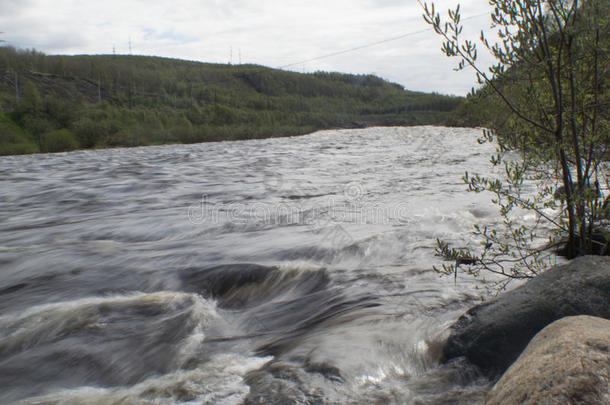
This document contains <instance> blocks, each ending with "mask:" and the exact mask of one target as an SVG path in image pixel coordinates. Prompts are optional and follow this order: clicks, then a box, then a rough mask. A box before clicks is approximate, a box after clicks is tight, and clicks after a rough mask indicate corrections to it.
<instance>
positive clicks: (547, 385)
mask: <svg viewBox="0 0 610 405" xmlns="http://www.w3.org/2000/svg"><path fill="white" fill-rule="evenodd" d="M609 349H610V321H608V320H606V319H602V318H596V317H592V316H570V317H566V318H562V319H560V320H558V321H555V322H553V323H552V324H550V325H549V326H547V327H546V328H544V329H543V330H541V331H540V332H538V334H537V335H536V336H535V337H534V338H533V339H532V341H531V342H530V343H529V345H527V347H526V348H525V351H524V352H523V353H522V354H521V356H519V358H518V359H517V361H516V362H515V363H513V365H512V366H510V368H509V369H508V370H507V371H506V373H504V375H503V376H502V378H500V380H499V381H498V382H497V383H496V385H494V387H493V388H492V390H491V391H490V392H489V394H488V395H487V399H486V401H485V404H486V405H504V404H545V405H552V404H608V403H610V389H609V388H608V383H609V381H610V369H609V367H610V366H609V365H610V354H609V353H608V350H609Z"/></svg>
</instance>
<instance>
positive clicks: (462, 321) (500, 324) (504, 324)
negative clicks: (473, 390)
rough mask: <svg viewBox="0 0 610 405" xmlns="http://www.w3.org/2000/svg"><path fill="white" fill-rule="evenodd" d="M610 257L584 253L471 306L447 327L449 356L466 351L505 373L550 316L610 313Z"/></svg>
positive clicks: (490, 372) (492, 369) (494, 370)
mask: <svg viewBox="0 0 610 405" xmlns="http://www.w3.org/2000/svg"><path fill="white" fill-rule="evenodd" d="M609 299H610V258H609V257H602V256H584V257H580V258H577V259H574V260H572V261H570V262H569V263H567V264H565V265H561V266H557V267H554V268H552V269H550V270H547V271H546V272H544V273H542V274H540V275H539V276H537V277H536V278H534V279H532V280H530V281H529V282H527V283H525V284H523V285H521V286H519V287H517V288H515V289H514V290H511V291H508V292H506V293H504V294H502V295H500V296H499V297H497V298H494V299H491V300H489V301H487V302H485V303H483V304H481V305H477V306H475V307H473V308H471V309H470V310H469V311H468V312H466V314H464V315H462V316H461V317H460V318H459V319H458V321H457V322H456V323H455V324H454V325H453V326H452V327H451V330H450V332H451V333H450V336H449V338H448V339H447V341H446V343H445V345H444V347H443V355H444V357H445V359H447V360H449V359H452V358H455V357H459V356H465V357H466V358H467V359H468V360H469V361H470V362H471V363H473V364H475V365H477V366H479V368H481V369H482V370H483V371H484V372H486V373H487V374H488V375H489V376H490V377H494V376H497V375H499V374H501V373H503V372H504V371H505V370H506V369H507V368H508V366H509V365H510V364H511V363H512V362H513V361H515V359H516V358H517V356H519V354H520V353H521V352H522V351H523V349H524V348H525V346H526V345H527V344H528V343H529V341H530V340H531V339H532V337H534V335H535V334H536V333H538V332H539V331H540V330H541V329H542V328H544V327H545V326H547V325H548V324H550V323H551V322H553V321H555V320H557V319H560V318H563V317H565V316H572V315H592V316H597V317H601V318H606V319H609V318H610V302H609Z"/></svg>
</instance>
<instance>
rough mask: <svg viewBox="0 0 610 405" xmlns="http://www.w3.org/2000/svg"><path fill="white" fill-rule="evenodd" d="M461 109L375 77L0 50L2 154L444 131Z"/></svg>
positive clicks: (456, 100)
mask: <svg viewBox="0 0 610 405" xmlns="http://www.w3.org/2000/svg"><path fill="white" fill-rule="evenodd" d="M460 102H461V98H458V97H449V96H442V95H438V94H425V93H417V92H410V91H406V90H404V89H403V88H402V87H401V86H400V85H397V84H393V83H389V82H386V81H384V80H382V79H380V78H378V77H375V76H372V75H349V74H340V73H327V72H316V73H312V74H300V73H295V72H287V71H282V70H275V69H270V68H266V67H262V66H256V65H220V64H208V63H199V62H190V61H183V60H176V59H167V58H159V57H147V56H118V55H117V56H114V55H100V56H88V55H82V56H50V55H45V54H43V53H40V52H37V51H34V50H25V51H24V50H16V49H14V48H11V47H2V48H0V110H1V111H2V112H0V154H18V153H32V152H56V151H64V150H71V149H77V148H99V147H113V146H137V145H150V144H164V143H195V142H206V141H218V140H237V139H252V138H263V137H275V136H290V135H298V134H305V133H308V132H312V131H315V130H318V129H326V128H346V127H364V126H372V125H417V124H442V123H446V122H448V119H449V116H450V114H451V111H453V110H454V109H455V108H456V107H457V106H458V105H459V103H460Z"/></svg>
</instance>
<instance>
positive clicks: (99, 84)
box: [97, 73, 102, 103]
mask: <svg viewBox="0 0 610 405" xmlns="http://www.w3.org/2000/svg"><path fill="white" fill-rule="evenodd" d="M97 101H98V103H101V102H102V76H101V74H99V73H98V75H97Z"/></svg>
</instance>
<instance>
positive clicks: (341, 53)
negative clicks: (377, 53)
mask: <svg viewBox="0 0 610 405" xmlns="http://www.w3.org/2000/svg"><path fill="white" fill-rule="evenodd" d="M484 15H489V13H488V12H487V13H480V14H475V15H472V16H470V17H466V18H463V19H462V21H466V20H470V19H473V18H477V17H481V16H484ZM428 31H432V28H425V29H422V30H419V31H413V32H409V33H406V34H402V35H399V36H396V37H391V38H386V39H382V40H380V41H376V42H371V43H368V44H364V45H359V46H355V47H353V48H349V49H344V50H341V51H336V52H331V53H327V54H325V55H320V56H316V57H314V58H310V59H306V60H302V61H299V62H294V63H289V64H287V65H282V66H280V67H279V69H285V68H288V67H291V66H295V65H301V64H305V63H308V62H313V61H316V60H320V59H326V58H330V57H332V56H337V55H343V54H345V53H349V52H354V51H359V50H361V49H365V48H371V47H373V46H377V45H381V44H385V43H387V42H392V41H397V40H399V39H403V38H406V37H410V36H412V35H417V34H422V33H424V32H428Z"/></svg>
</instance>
